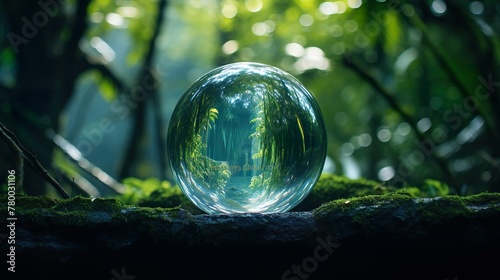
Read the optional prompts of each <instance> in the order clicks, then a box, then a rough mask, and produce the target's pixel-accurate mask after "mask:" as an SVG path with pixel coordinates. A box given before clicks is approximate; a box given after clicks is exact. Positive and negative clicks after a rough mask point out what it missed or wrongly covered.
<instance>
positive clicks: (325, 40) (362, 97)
mask: <svg viewBox="0 0 500 280" xmlns="http://www.w3.org/2000/svg"><path fill="white" fill-rule="evenodd" d="M40 3H41V4H40ZM499 9H500V8H499V4H498V3H497V2H496V1H492V0H483V1H472V2H471V1H462V0H459V1H448V0H429V1H418V2H413V1H403V0H401V1H384V0H379V1H362V0H345V1H344V0H339V1H300V0H297V1H284V0H280V1H270V0H246V1H232V0H219V1H216V0H212V1H201V0H190V1H165V0H159V1H148V0H137V1H108V0H84V1H67V2H65V4H64V5H62V4H61V2H58V1H49V0H47V1H40V2H37V1H28V0H22V1H6V0H2V1H0V13H1V14H2V16H1V17H0V123H2V124H3V125H5V127H6V128H8V129H10V130H11V131H12V132H13V133H14V134H15V135H16V136H17V138H18V139H19V142H20V143H22V144H23V145H24V148H26V150H27V151H30V152H32V153H33V155H34V157H31V158H30V159H28V158H25V159H24V165H23V162H22V160H19V158H20V157H19V155H18V154H17V151H16V149H13V148H12V146H11V145H10V143H9V142H8V140H6V138H5V137H4V138H2V139H3V140H1V141H0V158H1V160H0V171H1V170H4V171H5V170H11V169H15V170H16V171H17V174H18V178H19V179H21V178H22V179H23V184H22V189H21V184H19V189H18V191H20V192H24V193H27V194H43V195H47V196H53V197H54V196H60V193H59V192H57V191H55V190H54V188H52V187H49V185H48V184H47V186H44V187H40V176H39V173H40V171H38V172H35V171H33V169H32V168H31V167H30V166H31V163H32V162H33V161H35V159H36V160H38V161H39V162H40V163H41V164H42V165H43V166H44V167H45V168H46V170H47V171H48V174H50V175H51V176H52V177H53V178H55V180H56V181H58V182H59V183H60V184H61V186H62V187H63V188H64V189H65V190H66V192H67V193H69V195H70V196H76V195H79V194H80V195H85V196H90V195H93V196H102V197H108V196H109V197H114V196H120V195H121V196H123V197H124V199H129V202H132V201H133V202H134V203H139V200H138V199H137V198H133V196H134V195H138V194H131V193H127V192H130V189H129V188H130V187H129V185H130V182H131V181H130V180H136V181H135V182H136V183H134V184H135V186H141V188H142V187H145V188H146V185H147V184H145V183H137V182H146V181H148V180H151V179H148V178H157V179H156V180H157V182H161V183H155V184H152V185H155V186H156V189H154V190H153V189H148V188H146V189H145V190H142V191H138V192H139V193H141V192H142V193H143V194H146V193H147V195H151V196H153V198H152V200H155V199H154V198H158V197H163V196H164V195H166V196H168V197H171V199H174V198H173V197H174V196H170V193H171V192H172V193H177V194H179V193H178V192H177V190H175V191H174V189H175V188H173V189H169V188H162V187H160V185H162V184H163V185H165V184H169V185H170V186H173V185H175V183H174V181H173V178H172V175H171V174H170V172H169V169H168V162H167V160H166V158H167V157H166V155H167V151H166V132H167V129H168V128H167V125H166V124H168V120H169V118H170V114H171V113H172V110H173V107H174V106H175V104H176V103H177V101H178V100H179V97H180V95H181V94H182V93H183V92H184V91H185V90H187V88H188V87H189V86H190V85H191V84H192V83H193V82H194V81H195V80H196V79H197V78H198V77H200V76H201V75H202V74H203V73H205V72H207V71H208V70H210V69H213V68H215V67H216V66H219V65H223V64H226V63H230V62H237V61H254V62H261V63H266V64H270V65H274V66H277V67H279V68H281V69H283V70H285V71H288V72H290V73H291V74H293V75H294V76H295V77H297V78H298V79H299V80H300V81H301V82H302V83H303V84H304V85H305V87H306V88H308V89H309V90H310V91H311V92H312V93H313V95H314V97H315V98H316V100H317V101H318V103H319V105H320V107H321V110H322V112H323V115H324V119H325V124H326V128H327V132H328V164H327V167H328V170H327V172H326V173H331V174H336V175H339V176H345V177H339V176H332V175H327V174H325V175H324V176H323V177H322V179H321V180H320V181H319V183H318V184H317V186H316V188H315V190H314V192H313V193H312V194H311V197H309V198H308V200H307V201H309V202H311V203H312V204H311V205H318V204H319V203H320V202H322V201H327V200H329V199H333V198H338V197H347V196H354V195H361V194H374V193H377V192H379V193H385V192H388V191H393V190H397V189H405V190H407V191H408V192H410V193H413V194H414V195H416V196H437V195H442V194H447V193H450V194H458V195H466V194H476V193H481V192H484V191H489V192H497V191H500V172H499V170H500V168H499V162H500V161H499V160H500V149H499V146H498V145H497V143H498V141H500V131H499V125H498V124H499V122H500V98H499V95H498V86H499V82H497V81H499V78H500V76H499V71H498V70H499V69H498V67H499V65H500V63H499V56H498V51H499V50H500V48H499V45H498V43H499V42H498V33H499V31H500V17H499ZM267 108H268V110H274V111H276V110H278V111H279V108H280V107H279V104H274V105H273V104H267ZM217 110H221V109H220V108H217ZM283 113H286V112H283ZM264 121H267V122H269V120H264ZM200 125H201V124H200V123H197V122H196V121H194V123H193V128H196V129H195V130H196V131H199V130H200V128H199V127H198V128H197V127H196V126H200ZM204 125H207V124H206V123H205V124H204ZM255 125H256V133H259V128H260V126H259V123H258V122H257V121H256V122H255ZM260 132H262V131H260ZM193 135H195V134H193ZM195 137H197V136H195ZM200 148H202V147H201V146H200V147H194V148H192V151H196V149H200ZM294 151H295V150H294ZM254 156H258V155H254ZM270 160H274V161H283V160H286V155H282V156H280V157H279V158H274V159H270ZM4 171H2V172H4ZM205 175H207V174H205ZM205 175H203V174H202V175H200V176H205ZM221 175H224V174H221ZM225 175H227V174H225ZM5 178H6V177H5V176H3V177H2V179H1V180H2V183H3V184H2V185H3V186H5V181H4V180H5ZM341 178H345V179H346V180H347V178H350V179H354V181H353V182H356V180H359V182H360V183H361V182H365V181H364V180H365V179H360V178H366V180H370V181H366V182H370V183H368V185H369V186H371V187H367V185H366V184H362V186H360V185H354V186H353V187H352V188H346V189H344V188H339V187H336V186H337V182H338V181H339V180H343V179H341ZM327 180H330V181H329V183H327V184H326V185H327V186H328V187H324V186H326V185H325V182H326V181H327ZM441 182H442V183H441ZM18 183H20V181H18ZM353 184H355V183H353ZM152 185H151V186H152ZM139 196H140V195H139ZM173 201H175V202H172V204H183V203H184V202H185V201H184V200H183V198H181V197H180V196H178V197H177V198H175V199H174V200H173ZM305 202H306V201H304V203H305Z"/></svg>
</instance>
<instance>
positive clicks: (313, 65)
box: [294, 47, 330, 73]
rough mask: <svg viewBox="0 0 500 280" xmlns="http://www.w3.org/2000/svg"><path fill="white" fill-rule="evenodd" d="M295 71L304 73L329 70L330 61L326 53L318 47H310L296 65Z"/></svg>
mask: <svg viewBox="0 0 500 280" xmlns="http://www.w3.org/2000/svg"><path fill="white" fill-rule="evenodd" d="M294 66H295V69H296V70H297V71H298V72H299V73H302V72H304V71H306V70H310V69H319V70H329V69H330V60H328V59H327V58H326V57H325V53H324V52H323V50H321V49H320V48H318V47H308V48H305V49H304V55H303V56H302V57H301V58H299V59H298V60H297V62H295V64H294Z"/></svg>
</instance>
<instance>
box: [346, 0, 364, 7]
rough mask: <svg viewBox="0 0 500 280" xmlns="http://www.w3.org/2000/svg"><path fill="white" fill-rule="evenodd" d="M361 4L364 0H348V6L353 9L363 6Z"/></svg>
mask: <svg viewBox="0 0 500 280" xmlns="http://www.w3.org/2000/svg"><path fill="white" fill-rule="evenodd" d="M361 4H363V1H362V0H348V1H347V6H349V8H351V9H357V8H359V7H361Z"/></svg>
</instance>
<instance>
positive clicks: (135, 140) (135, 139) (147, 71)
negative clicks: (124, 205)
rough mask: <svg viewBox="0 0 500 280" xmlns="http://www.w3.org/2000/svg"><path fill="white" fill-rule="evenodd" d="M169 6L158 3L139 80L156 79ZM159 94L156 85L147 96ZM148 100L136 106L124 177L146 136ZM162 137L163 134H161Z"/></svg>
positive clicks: (163, 2) (122, 168) (121, 172)
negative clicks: (159, 43)
mask: <svg viewBox="0 0 500 280" xmlns="http://www.w3.org/2000/svg"><path fill="white" fill-rule="evenodd" d="M166 6H167V1H166V0H161V1H160V2H159V3H158V16H157V18H156V23H155V29H154V32H153V36H152V37H151V40H150V41H149V46H148V52H147V53H146V57H145V58H144V63H143V66H142V70H141V74H140V75H139V80H138V81H139V82H141V81H143V78H144V77H147V76H148V75H149V76H151V78H152V79H155V76H154V75H151V69H153V67H152V61H153V55H154V50H155V45H156V40H157V38H158V35H159V34H160V30H161V25H162V22H163V19H164V17H165V10H166ZM155 82H156V83H158V81H157V80H156V79H155ZM154 94H158V88H157V87H154V88H153V89H151V90H148V91H147V94H146V98H148V97H150V96H151V95H154ZM146 101H147V99H146V100H143V101H142V102H139V103H138V105H137V107H136V108H135V118H134V126H133V128H132V132H131V137H132V138H131V139H130V142H129V143H128V147H127V149H126V154H125V158H124V159H123V164H122V166H121V168H120V177H121V178H124V177H126V176H127V175H128V173H129V169H130V166H131V165H132V163H133V162H134V161H135V159H136V156H137V154H138V151H139V149H140V145H139V143H140V139H141V137H143V136H144V127H145V125H144V123H145V120H146V118H145V114H146V104H147V103H146ZM159 137H161V134H160V135H159ZM159 148H160V149H164V147H162V146H160V147H159ZM163 162H164V161H163V160H160V165H163V164H164V163H163ZM160 169H161V170H162V171H161V172H164V170H165V169H166V166H160Z"/></svg>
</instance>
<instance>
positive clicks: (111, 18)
mask: <svg viewBox="0 0 500 280" xmlns="http://www.w3.org/2000/svg"><path fill="white" fill-rule="evenodd" d="M106 22H107V23H109V24H111V25H113V26H116V27H124V26H125V20H124V19H123V17H122V16H120V15H119V14H117V13H109V14H107V15H106Z"/></svg>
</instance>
